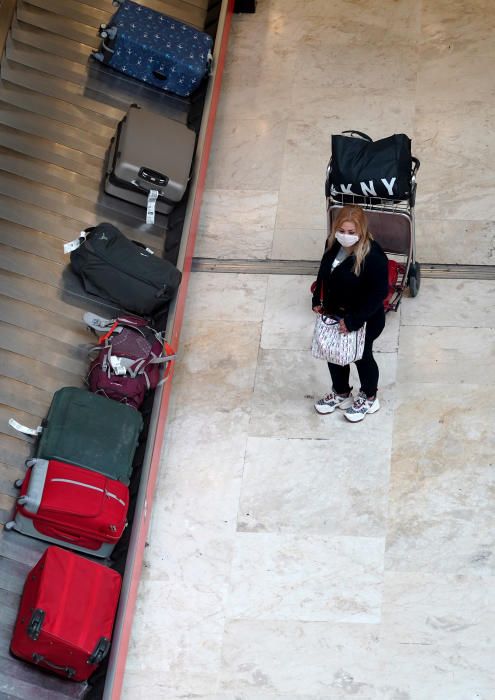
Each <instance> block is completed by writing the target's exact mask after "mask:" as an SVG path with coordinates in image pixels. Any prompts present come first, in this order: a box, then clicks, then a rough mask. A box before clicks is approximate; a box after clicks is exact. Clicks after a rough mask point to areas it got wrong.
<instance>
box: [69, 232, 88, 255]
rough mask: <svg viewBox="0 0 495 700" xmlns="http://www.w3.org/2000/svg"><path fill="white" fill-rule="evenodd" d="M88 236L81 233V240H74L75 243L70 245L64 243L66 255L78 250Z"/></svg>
mask: <svg viewBox="0 0 495 700" xmlns="http://www.w3.org/2000/svg"><path fill="white" fill-rule="evenodd" d="M86 236H87V233H86V231H81V233H80V234H79V238H74V240H73V241H69V243H64V255H67V253H72V251H73V250H77V249H78V248H79V246H80V245H81V243H82V242H83V241H85V240H86Z"/></svg>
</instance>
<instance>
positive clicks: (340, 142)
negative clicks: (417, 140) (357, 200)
mask: <svg viewBox="0 0 495 700" xmlns="http://www.w3.org/2000/svg"><path fill="white" fill-rule="evenodd" d="M346 134H351V135H350V136H347V135H346ZM353 134H356V135H357V136H353ZM414 160H416V159H414ZM412 161H413V158H412V156H411V139H410V138H408V137H407V136H406V135H405V134H394V135H393V136H388V137H387V138H384V139H379V140H378V141H373V140H372V139H371V138H370V137H369V136H368V135H367V134H363V133H362V132H360V131H344V132H343V133H342V134H337V135H332V157H331V160H330V164H329V169H328V178H327V188H326V189H327V196H329V195H331V194H332V195H336V194H338V195H344V196H346V195H347V196H352V195H357V196H358V197H380V198H384V199H394V200H401V199H408V198H409V196H410V195H411V170H412Z"/></svg>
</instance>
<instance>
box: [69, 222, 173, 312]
mask: <svg viewBox="0 0 495 700" xmlns="http://www.w3.org/2000/svg"><path fill="white" fill-rule="evenodd" d="M69 245H72V244H69ZM70 262H71V265H72V269H73V270H74V272H75V273H76V274H77V275H79V277H81V279H82V281H83V285H84V288H85V290H86V291H87V292H90V293H91V294H97V295H98V296H100V297H103V298H104V299H109V300H110V301H113V302H114V303H115V304H118V305H119V306H120V307H122V308H123V309H126V310H127V311H132V312H133V313H136V314H139V315H140V316H153V315H154V314H156V313H157V312H159V311H161V310H162V309H163V308H164V307H165V306H166V304H167V303H168V302H169V301H170V300H171V299H173V298H174V296H175V293H176V291H177V289H178V287H179V284H180V280H181V273H180V272H179V270H178V269H177V268H176V267H174V265H172V263H170V262H168V260H163V259H162V258H158V257H157V256H156V255H154V254H153V251H151V250H150V249H149V248H145V247H144V246H143V247H142V246H141V245H140V244H139V243H135V242H134V241H131V240H129V239H128V238H126V237H125V236H124V234H123V233H121V232H120V231H119V229H118V228H116V227H115V226H113V225H112V224H106V223H104V224H98V226H94V227H92V228H88V229H86V231H83V233H82V235H81V239H80V244H79V246H78V247H77V248H76V249H75V250H72V252H71V254H70Z"/></svg>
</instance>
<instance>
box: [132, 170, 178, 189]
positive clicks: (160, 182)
mask: <svg viewBox="0 0 495 700" xmlns="http://www.w3.org/2000/svg"><path fill="white" fill-rule="evenodd" d="M139 180H144V182H146V183H148V184H150V185H153V187H155V188H159V187H166V186H167V185H168V182H169V180H170V178H169V177H168V176H167V175H163V173H159V172H158V171H157V170H152V169H151V168H140V169H139V172H138V184H139Z"/></svg>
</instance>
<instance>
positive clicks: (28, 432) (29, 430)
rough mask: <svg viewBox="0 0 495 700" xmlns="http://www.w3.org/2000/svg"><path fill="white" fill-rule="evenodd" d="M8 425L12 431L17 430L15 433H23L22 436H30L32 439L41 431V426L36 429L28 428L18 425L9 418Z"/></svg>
mask: <svg viewBox="0 0 495 700" xmlns="http://www.w3.org/2000/svg"><path fill="white" fill-rule="evenodd" d="M9 425H10V426H11V427H12V428H14V430H17V432H19V433H24V435H32V436H33V437H37V436H38V435H40V433H41V432H42V430H43V428H42V427H41V425H39V426H38V427H37V428H28V427H27V426H26V425H22V423H18V422H17V421H16V420H14V419H13V418H9Z"/></svg>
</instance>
